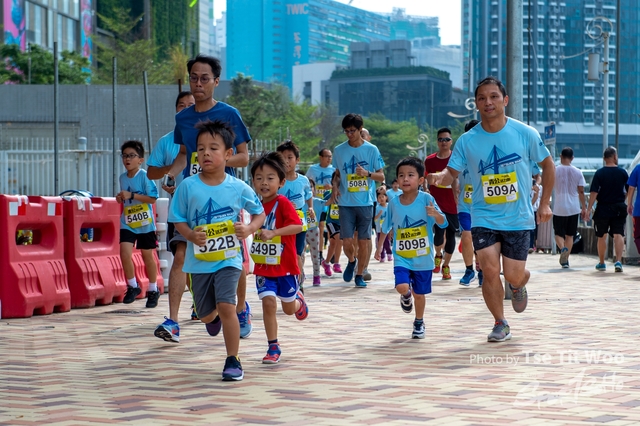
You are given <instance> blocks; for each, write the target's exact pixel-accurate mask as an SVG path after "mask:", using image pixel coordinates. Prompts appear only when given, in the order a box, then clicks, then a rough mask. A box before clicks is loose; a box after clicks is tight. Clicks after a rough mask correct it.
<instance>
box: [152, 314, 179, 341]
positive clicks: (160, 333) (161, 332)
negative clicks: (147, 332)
mask: <svg viewBox="0 0 640 426" xmlns="http://www.w3.org/2000/svg"><path fill="white" fill-rule="evenodd" d="M153 335H154V336H156V337H159V338H161V339H163V340H164V341H166V342H176V343H179V342H180V326H179V325H178V323H177V322H175V321H174V320H172V319H171V318H167V317H164V322H163V323H162V324H160V325H159V326H157V327H156V330H155V331H154V332H153Z"/></svg>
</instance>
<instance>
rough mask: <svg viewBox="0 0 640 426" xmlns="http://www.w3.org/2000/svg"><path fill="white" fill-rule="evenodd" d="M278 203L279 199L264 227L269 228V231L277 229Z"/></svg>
mask: <svg viewBox="0 0 640 426" xmlns="http://www.w3.org/2000/svg"><path fill="white" fill-rule="evenodd" d="M278 203H279V201H276V204H275V205H274V206H273V208H272V209H271V211H270V212H269V214H268V215H267V217H266V218H265V220H264V224H263V225H262V229H267V230H269V231H271V230H274V229H276V210H278Z"/></svg>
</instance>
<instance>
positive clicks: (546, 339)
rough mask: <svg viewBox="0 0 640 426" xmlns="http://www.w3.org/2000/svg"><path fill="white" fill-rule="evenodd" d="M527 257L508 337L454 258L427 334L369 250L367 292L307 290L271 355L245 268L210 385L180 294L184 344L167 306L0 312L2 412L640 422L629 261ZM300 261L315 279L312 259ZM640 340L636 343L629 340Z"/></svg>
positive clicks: (357, 421) (96, 418)
mask: <svg viewBox="0 0 640 426" xmlns="http://www.w3.org/2000/svg"><path fill="white" fill-rule="evenodd" d="M570 261H571V265H572V268H571V269H568V270H562V269H560V267H559V264H558V256H551V255H545V254H533V255H531V256H530V258H529V267H530V269H531V270H532V278H531V281H530V283H529V285H528V290H529V306H528V308H527V310H526V311H525V312H524V313H522V314H515V313H514V312H513V311H512V309H511V307H510V302H509V301H506V302H505V303H506V305H505V308H506V310H505V312H506V313H507V318H508V319H509V321H510V325H511V330H512V334H513V339H512V340H511V341H508V342H505V343H487V341H486V335H487V334H488V333H489V331H490V330H491V327H492V325H493V324H492V318H491V316H490V315H489V313H488V311H487V309H486V307H485V305H484V303H483V301H482V294H481V290H480V289H479V288H477V282H476V283H473V284H472V286H471V287H470V288H464V287H462V286H460V285H459V284H458V280H459V279H460V277H461V276H462V273H463V272H464V271H463V269H464V267H463V264H462V260H461V259H460V255H459V254H458V253H456V254H455V255H454V261H453V262H452V264H451V266H452V271H451V272H452V275H453V279H452V280H451V281H441V280H440V277H439V276H436V277H435V280H434V283H433V287H434V292H433V294H432V295H430V296H429V297H428V299H427V312H426V315H425V323H426V330H427V338H426V339H425V340H411V339H410V338H409V337H410V335H411V324H412V320H413V317H412V316H410V315H407V314H404V313H403V312H402V311H401V309H400V307H399V306H398V305H399V303H398V296H397V294H396V293H395V291H394V290H393V273H392V265H391V264H390V263H382V264H380V263H378V262H376V261H375V260H372V262H371V266H370V267H369V270H370V272H371V273H372V274H373V276H374V278H375V279H374V281H373V282H371V283H370V284H369V287H368V288H366V289H357V288H354V287H352V284H346V283H344V282H343V281H342V279H341V277H336V276H334V277H331V278H327V277H324V276H323V278H322V282H323V285H322V286H321V287H317V288H311V287H310V281H311V280H310V278H309V280H308V285H309V286H308V287H307V288H306V290H307V291H306V294H307V302H308V304H309V309H310V314H309V318H308V319H307V320H306V321H304V322H299V321H296V320H295V318H293V317H286V316H285V315H283V314H279V316H278V320H279V322H280V335H279V340H280V343H281V346H282V358H281V361H280V363H279V364H277V365H263V364H262V363H261V360H262V357H263V356H264V354H265V352H266V349H267V344H266V338H265V335H264V328H263V326H262V315H261V308H260V303H259V301H258V298H257V296H256V293H255V290H254V287H253V286H254V280H253V278H250V279H249V283H250V284H249V287H250V294H249V295H248V300H249V301H250V303H251V304H252V306H253V312H254V317H253V324H254V331H253V334H252V335H251V336H250V337H249V338H248V339H246V340H243V341H242V342H241V349H240V350H241V354H240V356H241V360H242V364H243V367H244V369H245V379H244V380H243V381H242V382H232V383H230V382H222V381H221V380H220V372H221V370H222V366H223V363H224V355H225V352H224V346H223V343H222V339H221V336H218V337H215V338H214V337H210V336H209V335H208V334H207V333H206V331H205V329H204V326H203V325H202V324H201V323H199V322H196V321H190V320H189V313H190V311H189V306H190V302H191V300H190V296H189V294H188V293H185V296H184V300H183V303H182V307H181V316H182V318H183V319H184V320H183V321H182V329H181V343H179V344H172V343H167V342H164V341H162V340H160V339H158V338H156V337H154V336H153V330H154V328H155V326H156V325H157V324H159V323H160V322H162V317H163V316H164V315H167V313H168V303H167V296H166V295H163V296H162V297H161V298H160V304H159V306H158V307H157V308H156V309H145V307H144V303H145V302H144V300H140V301H136V302H135V303H133V304H132V305H126V306H125V305H122V304H117V305H110V306H102V307H96V308H91V309H76V310H72V311H71V312H69V313H64V314H53V315H49V316H35V317H33V318H28V319H4V320H1V321H0V333H1V335H2V339H1V340H0V424H2V425H5V424H6V425H36V424H37V425H40V424H50V425H87V424H111V423H130V424H139V425H149V424H153V425H193V424H228V425H236V424H237V425H240V424H269V425H289V424H291V425H294V424H295V425H298V424H311V425H347V424H353V425H368V424H385V425H388V424H389V425H395V424H397V425H401V424H421V423H429V424H434V425H439V424H443V425H444V424H446V425H500V424H515V425H537V424H540V425H542V424H544V425H576V424H607V425H633V424H639V423H640V356H639V353H638V342H640V328H639V327H638V319H637V318H638V310H639V309H638V308H639V307H640V297H639V296H638V293H636V292H635V290H636V285H637V284H638V282H639V281H640V268H638V267H637V266H628V265H627V266H625V272H624V273H621V274H620V273H618V274H616V273H614V272H613V265H612V264H611V263H609V264H608V265H607V266H608V270H607V271H606V272H597V271H595V270H594V266H595V264H596V263H597V262H596V258H594V257H592V256H582V255H578V256H576V255H573V256H571V259H570ZM306 272H307V274H308V276H309V277H310V276H311V265H310V264H309V262H307V265H306ZM636 339H638V340H636Z"/></svg>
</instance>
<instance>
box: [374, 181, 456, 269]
mask: <svg viewBox="0 0 640 426" xmlns="http://www.w3.org/2000/svg"><path fill="white" fill-rule="evenodd" d="M400 198H401V197H396V198H394V199H393V200H392V201H391V202H389V204H387V217H386V219H385V220H384V222H382V232H384V233H385V234H386V233H389V231H393V234H392V236H393V254H394V255H395V257H394V258H393V259H394V264H393V266H402V267H404V268H407V269H409V270H411V271H431V270H433V268H434V267H435V262H434V257H435V251H434V247H433V225H434V224H436V220H435V219H434V218H432V217H429V216H427V206H428V205H429V203H433V206H434V207H435V208H436V210H438V212H440V214H442V211H441V210H440V207H438V204H437V203H436V200H435V198H433V196H432V195H431V194H427V193H426V192H418V196H417V197H416V199H415V200H414V201H413V203H411V204H410V205H408V206H405V205H404V204H402V203H401V202H400ZM438 226H439V227H440V228H446V227H447V218H446V216H445V218H444V222H443V223H442V225H438Z"/></svg>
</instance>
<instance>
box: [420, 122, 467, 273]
mask: <svg viewBox="0 0 640 426" xmlns="http://www.w3.org/2000/svg"><path fill="white" fill-rule="evenodd" d="M452 143H453V139H452V138H451V130H449V129H448V128H446V127H443V128H441V129H440V130H438V152H435V153H433V154H431V155H429V156H428V157H427V159H426V160H424V173H425V177H428V175H429V174H432V173H438V172H441V171H443V170H445V169H446V168H447V165H448V164H449V157H451V145H452ZM426 181H427V179H425V182H426ZM457 185H458V180H457V179H455V180H454V181H453V183H452V184H451V185H446V186H444V185H429V192H430V193H431V195H433V198H435V199H436V203H438V206H439V207H440V209H441V210H442V213H444V214H445V216H446V217H447V222H448V225H447V227H446V228H445V229H442V228H440V227H439V226H434V227H433V244H434V246H435V248H436V257H435V265H436V267H435V269H434V270H433V273H434V274H437V273H438V272H440V270H441V269H442V279H443V280H450V279H451V270H450V268H449V262H450V261H451V256H453V251H454V250H455V248H456V232H457V231H458V228H459V226H460V225H459V222H458V205H457V203H456V197H455V195H454V191H455V193H457V191H456V188H457ZM443 249H444V255H443V254H442V251H443Z"/></svg>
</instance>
